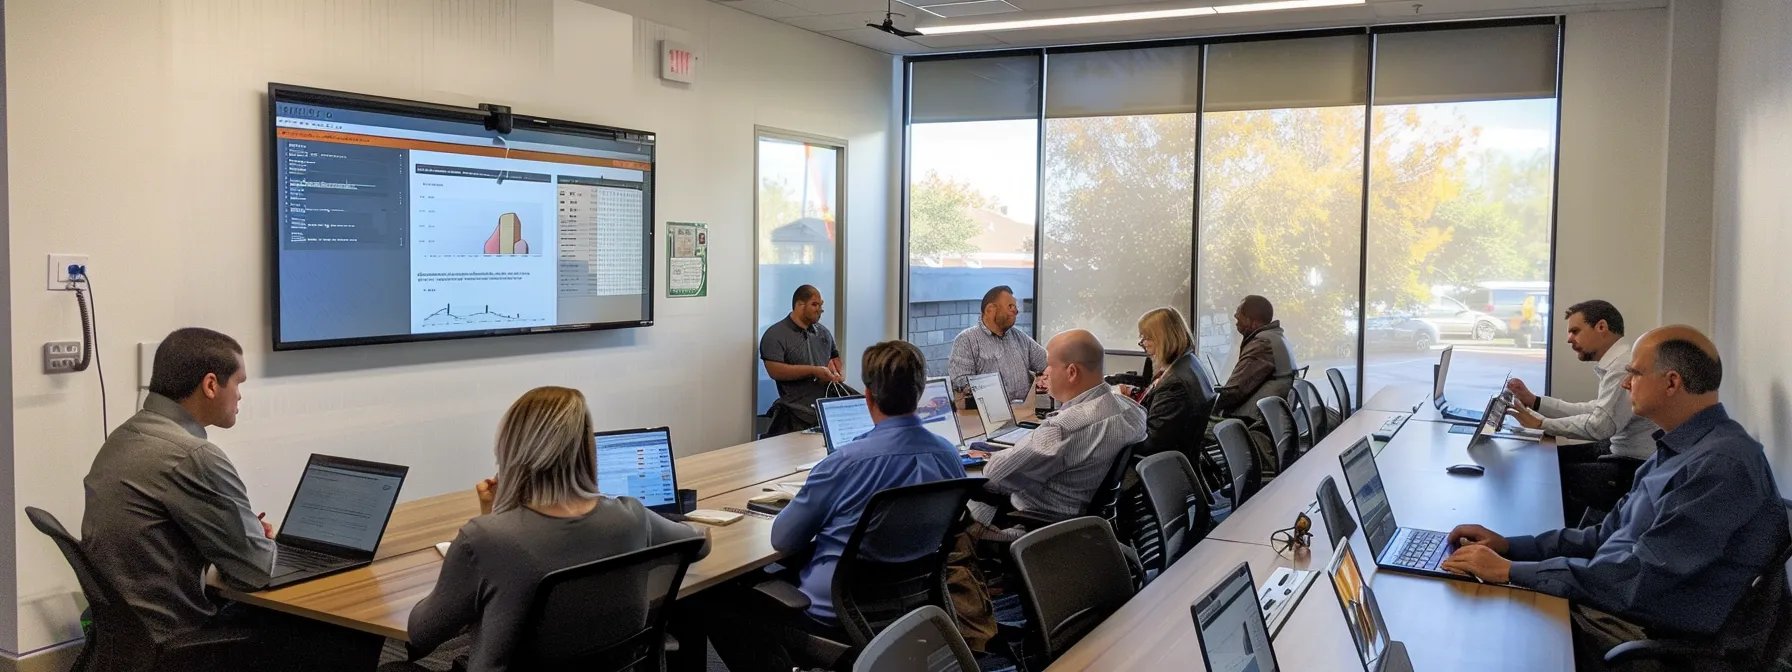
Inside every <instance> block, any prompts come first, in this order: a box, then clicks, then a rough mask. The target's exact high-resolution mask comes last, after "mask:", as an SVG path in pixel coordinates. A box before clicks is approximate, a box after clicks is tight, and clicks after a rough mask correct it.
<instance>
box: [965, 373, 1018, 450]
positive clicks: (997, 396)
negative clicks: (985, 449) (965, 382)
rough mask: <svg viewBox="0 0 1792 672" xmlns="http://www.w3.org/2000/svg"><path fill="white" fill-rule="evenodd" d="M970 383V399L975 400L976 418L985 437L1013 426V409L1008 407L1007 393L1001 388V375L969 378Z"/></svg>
mask: <svg viewBox="0 0 1792 672" xmlns="http://www.w3.org/2000/svg"><path fill="white" fill-rule="evenodd" d="M970 383H971V397H972V398H975V399H976V400H977V416H978V417H979V418H981V419H982V420H983V433H984V434H985V435H989V434H994V433H995V432H996V431H998V430H1001V429H1002V428H1004V427H1007V426H1009V425H1012V424H1014V407H1013V406H1009V405H1008V393H1007V392H1006V391H1004V390H1003V388H1002V374H999V373H985V374H981V375H976V376H971V380H970Z"/></svg>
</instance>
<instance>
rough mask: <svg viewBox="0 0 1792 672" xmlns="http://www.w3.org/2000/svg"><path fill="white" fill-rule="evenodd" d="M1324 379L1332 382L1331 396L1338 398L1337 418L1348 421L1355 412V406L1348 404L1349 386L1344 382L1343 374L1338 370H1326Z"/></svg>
mask: <svg viewBox="0 0 1792 672" xmlns="http://www.w3.org/2000/svg"><path fill="white" fill-rule="evenodd" d="M1325 377H1326V378H1327V379H1329V380H1331V381H1332V395H1333V396H1336V397H1337V398H1338V417H1339V418H1341V419H1344V420H1349V419H1350V415H1351V414H1352V413H1354V412H1356V408H1355V404H1352V403H1350V385H1349V384H1348V383H1346V382H1344V372H1343V371H1339V370H1338V369H1326V370H1325Z"/></svg>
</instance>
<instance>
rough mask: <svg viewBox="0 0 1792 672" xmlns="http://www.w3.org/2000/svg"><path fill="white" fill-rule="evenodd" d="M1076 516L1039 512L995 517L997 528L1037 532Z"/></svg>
mask: <svg viewBox="0 0 1792 672" xmlns="http://www.w3.org/2000/svg"><path fill="white" fill-rule="evenodd" d="M1075 517H1076V516H1059V515H1056V514H1051V513H1044V512H1040V511H1009V512H1007V513H1004V514H1001V515H998V516H996V526H997V527H1013V526H1015V525H1019V526H1021V527H1025V528H1027V529H1028V530H1037V529H1039V528H1041V527H1045V526H1047V525H1051V524H1053V523H1061V522H1064V521H1066V520H1070V519H1071V518H1075Z"/></svg>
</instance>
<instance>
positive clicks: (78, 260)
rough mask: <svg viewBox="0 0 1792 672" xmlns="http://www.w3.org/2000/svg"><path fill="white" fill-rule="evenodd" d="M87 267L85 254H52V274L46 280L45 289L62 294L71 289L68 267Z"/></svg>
mask: <svg viewBox="0 0 1792 672" xmlns="http://www.w3.org/2000/svg"><path fill="white" fill-rule="evenodd" d="M70 265H74V266H86V265H87V255H85V254H52V255H50V272H49V275H48V277H47V279H46V280H45V283H44V289H48V290H50V291H52V292H60V291H64V290H67V289H69V286H68V283H69V277H68V267H69V266H70Z"/></svg>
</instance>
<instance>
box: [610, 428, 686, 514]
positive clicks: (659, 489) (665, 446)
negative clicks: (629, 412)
mask: <svg viewBox="0 0 1792 672" xmlns="http://www.w3.org/2000/svg"><path fill="white" fill-rule="evenodd" d="M597 491H598V492H600V493H603V494H604V495H605V496H608V497H633V498H635V499H638V500H641V505H642V506H645V507H647V508H649V509H661V508H665V509H668V510H676V509H677V507H678V475H677V474H676V473H674V471H673V467H672V430H670V429H667V428H665V427H657V428H654V429H628V430H622V431H615V432H598V433H597Z"/></svg>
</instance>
